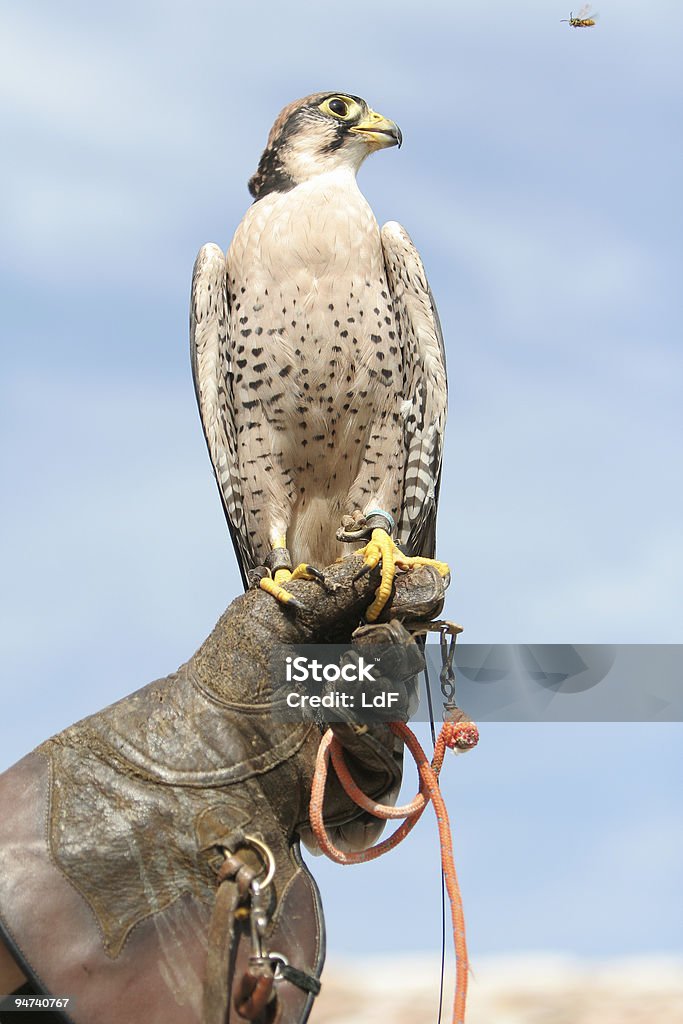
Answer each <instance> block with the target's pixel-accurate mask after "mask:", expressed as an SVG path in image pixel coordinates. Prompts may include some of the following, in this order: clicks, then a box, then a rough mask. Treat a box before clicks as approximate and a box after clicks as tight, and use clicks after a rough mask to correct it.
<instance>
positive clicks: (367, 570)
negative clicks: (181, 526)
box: [353, 565, 374, 583]
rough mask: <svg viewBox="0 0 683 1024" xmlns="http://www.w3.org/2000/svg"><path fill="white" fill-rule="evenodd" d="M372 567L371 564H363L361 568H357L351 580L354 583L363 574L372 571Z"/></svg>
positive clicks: (365, 574)
mask: <svg viewBox="0 0 683 1024" xmlns="http://www.w3.org/2000/svg"><path fill="white" fill-rule="evenodd" d="M373 569H374V566H373V565H364V566H363V568H362V569H359V570H358V572H357V573H356V575H355V576H354V577H353V582H354V583H356V582H357V581H358V580H360V579H362V577H363V576H367V574H368V573H369V572H372V570H373Z"/></svg>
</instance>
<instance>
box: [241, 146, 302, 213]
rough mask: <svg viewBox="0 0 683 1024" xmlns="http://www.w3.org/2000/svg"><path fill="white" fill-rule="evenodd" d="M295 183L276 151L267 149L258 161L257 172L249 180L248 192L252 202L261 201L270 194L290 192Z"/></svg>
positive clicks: (270, 148)
mask: <svg viewBox="0 0 683 1024" xmlns="http://www.w3.org/2000/svg"><path fill="white" fill-rule="evenodd" d="M295 187H296V182H295V181H294V179H293V178H292V177H290V175H289V174H287V172H286V171H285V169H284V167H283V166H282V161H281V160H280V157H279V155H278V153H277V152H276V150H274V149H273V148H272V147H268V149H265V150H264V151H263V155H262V157H261V159H260V160H259V165H258V170H257V171H256V173H255V174H254V175H252V177H251V178H250V179H249V191H250V192H251V194H252V196H253V197H254V200H259V199H263V197H264V196H267V195H268V194H269V193H270V192H291V190H292V189H293V188H295Z"/></svg>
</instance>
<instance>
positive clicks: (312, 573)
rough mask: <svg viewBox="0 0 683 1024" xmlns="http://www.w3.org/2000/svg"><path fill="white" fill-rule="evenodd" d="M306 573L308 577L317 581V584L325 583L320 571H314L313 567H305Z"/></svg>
mask: <svg viewBox="0 0 683 1024" xmlns="http://www.w3.org/2000/svg"><path fill="white" fill-rule="evenodd" d="M306 572H307V573H308V575H309V576H312V577H313V579H314V580H317V581H318V583H322V584H324V583H325V576H324V575H323V573H321V571H320V569H316V567H315V566H314V565H307V566H306Z"/></svg>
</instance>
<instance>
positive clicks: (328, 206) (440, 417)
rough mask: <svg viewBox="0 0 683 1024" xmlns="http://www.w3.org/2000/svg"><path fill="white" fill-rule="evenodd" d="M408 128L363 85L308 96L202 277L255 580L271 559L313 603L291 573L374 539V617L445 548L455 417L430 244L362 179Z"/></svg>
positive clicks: (208, 356) (218, 416)
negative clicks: (448, 427) (404, 575)
mask: <svg viewBox="0 0 683 1024" xmlns="http://www.w3.org/2000/svg"><path fill="white" fill-rule="evenodd" d="M400 145H401V132H400V131H399V128H398V127H397V125H396V124H394V122H393V121H389V120H387V119H386V118H385V117H382V116H381V115H380V114H377V113H375V111H373V110H371V109H370V108H369V107H368V105H367V103H366V102H365V100H362V99H360V97H358V96H351V95H347V94H346V93H330V92H321V93H315V94H314V95H312V96H306V97H305V98H304V99H301V100H297V101H296V102H295V103H291V104H290V105H289V106H287V107H285V109H284V110H283V111H282V113H281V114H280V116H279V117H278V118H277V120H276V122H275V124H274V125H273V127H272V129H271V132H270V135H269V137H268V143H267V146H266V149H265V150H264V152H263V155H262V157H261V160H260V163H259V165H258V169H257V171H256V173H255V174H254V176H253V177H252V178H251V180H250V182H249V190H250V192H251V194H252V196H253V197H254V203H253V205H252V206H251V207H250V208H249V210H248V211H247V213H246V215H245V217H244V219H243V220H242V222H241V224H240V225H239V227H238V228H237V231H236V232H235V236H234V238H233V240H232V244H231V246H230V248H229V250H228V253H227V256H225V255H224V254H223V252H222V250H221V249H220V248H219V247H218V246H217V245H214V244H208V245H205V246H204V247H203V248H202V249H201V251H200V252H199V255H198V256H197V260H196V262H195V267H194V275H193V279H192V299H191V316H190V333H191V350H192V366H193V373H194V382H195V389H196V393H197V401H198V403H199V409H200V414H201V419H202V424H203V427H204V433H205V436H206V441H207V445H208V448H209V453H210V455H211V461H212V463H213V468H214V471H215V474H216V480H217V482H218V488H219V490H220V494H221V499H222V501H223V507H224V509H225V514H226V517H227V520H228V525H229V527H230V533H231V536H232V540H233V544H234V546H235V551H236V553H237V558H238V560H239V564H240V569H241V572H242V577H243V580H244V582H245V585H247V583H248V582H249V574H250V572H251V570H254V569H256V568H257V567H263V566H265V567H267V569H268V573H267V574H266V575H265V576H264V577H263V578H261V580H260V585H261V586H262V587H263V588H264V589H266V590H268V591H269V592H271V593H272V594H274V596H276V597H277V598H278V599H279V600H281V601H284V602H285V603H288V604H293V605H294V606H296V601H294V599H293V597H292V595H291V594H289V593H288V592H287V590H286V589H285V587H284V584H286V582H287V581H288V580H291V579H294V578H302V577H306V578H311V576H313V577H315V576H318V577H320V573H319V572H318V571H317V570H316V569H315V568H313V565H315V564H317V565H320V566H325V565H329V564H330V563H331V562H333V561H334V560H335V559H336V558H338V557H339V555H340V554H341V553H343V551H342V549H341V547H340V541H342V542H344V543H346V544H354V545H355V547H358V543H359V542H360V541H361V540H362V539H365V540H366V541H367V543H366V544H365V547H363V548H362V553H363V554H364V557H365V560H366V563H367V567H368V569H370V568H373V567H374V566H376V565H377V564H379V563H380V562H381V564H382V581H381V585H380V588H379V590H378V591H377V598H376V600H375V602H374V604H373V605H372V606H371V608H370V609H369V610H368V615H367V617H368V619H370V620H372V619H375V618H377V616H378V615H379V613H380V611H381V609H382V606H383V605H384V603H385V602H386V600H387V599H388V597H389V594H390V592H391V586H392V581H393V576H394V573H395V567H399V568H409V567H410V566H411V565H414V564H416V561H417V562H424V561H425V559H427V560H429V561H430V562H431V561H432V559H433V556H434V546H435V523H436V505H437V499H438V493H439V479H440V474H441V454H442V443H443V430H444V424H445V419H446V370H445V356H444V347H443V338H442V335H441V329H440V325H439V319H438V316H437V312H436V308H435V306H434V301H433V299H432V295H431V292H430V289H429V285H428V283H427V278H426V276H425V272H424V268H423V266H422V261H421V260H420V257H419V254H418V252H417V250H416V249H415V246H414V245H413V243H412V242H411V240H410V238H409V236H408V234H407V233H406V231H405V230H404V229H403V228H402V227H401V225H400V224H397V223H395V222H390V223H388V224H385V225H384V227H383V228H382V229H381V230H380V228H379V225H378V224H377V221H376V219H375V217H374V215H373V213H372V210H371V209H370V207H369V205H368V203H367V201H366V199H365V198H364V196H363V195H362V194H361V192H360V190H359V188H358V185H357V183H356V173H357V171H358V169H359V167H360V165H361V164H362V163H363V161H364V160H365V158H366V157H367V156H369V155H370V154H371V153H374V152H375V151H376V150H378V149H384V148H386V147H389V146H400ZM340 523H341V524H342V527H341V529H340V530H337V531H336V533H335V528H336V527H337V526H339V524H340ZM394 538H395V541H396V543H395V542H394ZM397 545H399V546H398V547H397ZM350 550H352V549H351V548H349V547H347V548H346V549H345V551H346V552H347V553H348V551H350ZM299 563H301V564H299ZM312 563H313V564H312ZM433 564H434V565H436V567H437V568H438V569H439V571H440V572H441V574H442V575H444V576H445V575H447V573H448V567H447V566H446V565H445V564H444V563H441V562H433ZM293 565H294V566H297V568H296V569H294V571H293V572H292V566H293Z"/></svg>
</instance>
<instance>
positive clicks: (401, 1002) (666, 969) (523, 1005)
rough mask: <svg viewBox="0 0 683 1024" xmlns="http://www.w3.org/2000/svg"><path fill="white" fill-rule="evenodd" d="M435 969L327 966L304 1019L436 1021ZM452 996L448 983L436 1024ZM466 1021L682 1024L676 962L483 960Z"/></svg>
mask: <svg viewBox="0 0 683 1024" xmlns="http://www.w3.org/2000/svg"><path fill="white" fill-rule="evenodd" d="M438 967H439V965H438V961H437V958H426V957H425V956H424V955H422V954H421V955H419V956H415V957H407V956H405V955H401V956H400V957H393V958H377V959H374V960H373V959H371V958H367V959H363V960H362V961H357V962H354V961H347V962H341V961H339V960H337V961H335V962H332V963H329V964H328V965H327V966H326V968H325V971H324V973H323V990H322V992H321V994H320V996H319V997H318V999H317V1000H316V1006H315V1009H314V1011H313V1013H312V1015H311V1024H432V1022H434V1024H436V1018H437V996H436V995H435V993H437V992H438ZM451 973H452V965H451V964H450V963H448V964H447V975H448V976H450V975H451ZM447 989H448V986H447ZM451 997H452V988H451V989H450V990H448V991H447V992H446V996H445V1003H444V1014H443V1017H442V1021H443V1024H450V1021H451V1013H450V1003H451ZM467 1024H683V960H676V959H665V958H650V959H645V958H639V959H629V960H614V961H607V962H605V961H602V962H593V961H579V960H573V959H570V958H563V957H555V956H552V957H551V956H540V955H539V956H527V957H516V958H512V957H509V958H496V959H488V960H483V961H481V962H478V963H477V964H476V965H475V966H474V971H473V975H472V977H471V981H470V993H469V997H468V1011H467Z"/></svg>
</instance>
